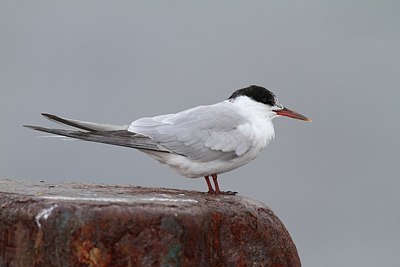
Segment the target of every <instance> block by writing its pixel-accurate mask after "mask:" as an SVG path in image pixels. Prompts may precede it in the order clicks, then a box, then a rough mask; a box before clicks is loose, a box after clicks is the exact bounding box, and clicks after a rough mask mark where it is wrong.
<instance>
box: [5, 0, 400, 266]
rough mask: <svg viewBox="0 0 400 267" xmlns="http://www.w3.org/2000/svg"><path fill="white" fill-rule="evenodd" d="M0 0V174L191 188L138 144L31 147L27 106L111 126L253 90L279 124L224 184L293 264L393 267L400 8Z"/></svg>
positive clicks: (399, 212)
mask: <svg viewBox="0 0 400 267" xmlns="http://www.w3.org/2000/svg"><path fill="white" fill-rule="evenodd" d="M244 2H245V1H197V2H190V3H189V2H188V1H181V2H177V1H143V2H132V1H4V0H3V1H0V38H1V39H0V89H1V98H0V120H1V125H2V129H1V138H0V149H1V150H0V151H1V152H0V164H1V165H0V169H1V171H0V175H1V176H2V177H8V178H24V179H44V180H46V181H79V182H96V183H109V184H114V183H117V184H131V185H141V186H158V187H173V188H181V189H194V190H200V191H205V190H206V184H205V182H204V179H185V178H182V177H180V176H179V175H178V174H176V173H175V172H173V171H172V170H170V169H169V168H168V167H166V166H163V165H160V164H158V163H157V162H155V161H154V160H152V159H150V158H148V157H147V156H146V155H144V154H141V153H139V152H137V151H134V150H130V149H125V148H119V147H112V146H107V145H100V144H92V143H85V142H80V141H71V142H62V141H60V140H57V139H55V138H37V136H39V135H41V134H40V133H37V132H33V131H30V130H28V129H25V128H22V127H21V125H22V124H36V125H44V126H51V125H52V126H54V125H53V124H51V122H48V121H46V120H45V119H44V118H42V117H41V116H40V112H49V113H55V114H58V115H62V116H66V117H69V118H77V119H83V120H89V121H98V122H110V123H121V124H125V123H128V122H131V121H133V120H134V119H137V118H140V117H142V116H153V115H159V114H164V113H171V112H176V111H180V110H183V109H186V108H189V107H193V106H197V105H201V104H211V103H215V102H219V101H220V100H223V99H226V98H227V97H228V96H229V95H230V94H231V93H232V92H233V91H234V90H235V89H238V88H241V87H245V86H248V85H249V84H258V85H262V86H266V87H268V88H270V89H272V91H274V92H275V93H276V94H277V95H278V97H279V98H280V101H281V102H282V103H283V104H284V105H286V106H287V107H290V108H293V109H294V110H296V111H298V112H301V113H303V114H304V115H307V116H310V117H311V118H312V119H313V121H314V122H313V123H311V124H309V123H303V122H300V121H295V120H290V119H286V118H279V119H276V120H275V121H274V124H275V130H276V139H275V140H274V141H273V142H272V143H271V144H270V145H269V146H268V148H267V149H266V151H265V152H264V153H263V154H262V155H261V156H260V157H259V158H257V159H256V160H255V161H253V162H251V163H249V164H248V165H246V166H244V167H242V168H239V169H237V170H235V171H232V172H230V173H226V174H223V175H221V177H220V185H221V186H222V188H223V189H225V190H235V191H239V192H240V194H241V195H245V196H249V197H251V198H254V199H257V200H260V201H262V202H264V203H266V204H267V205H268V206H270V207H271V208H272V209H273V210H274V211H275V212H276V213H277V215H278V216H279V217H280V218H281V219H282V221H283V222H284V223H285V225H286V227H287V228H288V230H289V232H290V233H291V235H292V237H293V239H294V241H295V243H296V245H297V248H298V250H299V253H300V257H301V259H302V263H303V266H395V265H398V261H399V258H398V253H399V252H398V251H399V248H400V245H399V241H400V227H399V225H400V205H399V203H400V194H399V186H400V182H399V177H400V176H399V158H400V157H399V148H400V147H399V140H398V137H399V133H400V127H399V115H400V114H399V113H400V110H399V109H400V105H399V96H400V94H399V90H398V89H399V85H400V79H399V76H400V73H399V62H400V52H399V47H400V34H399V26H400V16H399V13H400V12H399V11H400V9H399V7H400V6H399V2H398V1H305V2H304V1H302V2H301V3H300V1H276V2H270V1H262V2H261V1H254V2H248V1H246V3H244Z"/></svg>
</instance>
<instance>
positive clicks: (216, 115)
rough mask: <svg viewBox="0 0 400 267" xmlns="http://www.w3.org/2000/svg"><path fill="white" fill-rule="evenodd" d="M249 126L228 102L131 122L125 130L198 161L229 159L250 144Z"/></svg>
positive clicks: (241, 152)
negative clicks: (148, 138)
mask: <svg viewBox="0 0 400 267" xmlns="http://www.w3.org/2000/svg"><path fill="white" fill-rule="evenodd" d="M248 127H249V125H248V124H247V123H246V120H245V118H244V117H242V116H240V115H239V114H237V113H236V112H235V111H234V110H233V109H232V108H231V106H230V105H229V103H228V102H221V103H218V104H215V105H210V106H200V107H196V108H193V109H189V110H185V111H182V112H179V113H176V114H168V115H162V116H157V117H153V118H142V119H139V120H136V121H134V122H133V123H132V124H131V125H130V126H129V128H128V131H130V132H133V133H139V134H141V135H145V136H148V137H150V138H151V139H152V140H153V141H155V142H157V143H158V144H159V145H160V146H162V147H164V148H166V149H167V150H169V151H171V152H173V153H176V154H181V155H185V156H187V157H188V158H190V159H193V160H199V161H212V160H215V159H224V160H229V159H233V158H236V157H239V156H241V155H243V154H244V153H246V152H247V151H248V150H249V149H250V147H251V145H252V143H251V141H250V134H251V133H250V131H246V130H244V129H248Z"/></svg>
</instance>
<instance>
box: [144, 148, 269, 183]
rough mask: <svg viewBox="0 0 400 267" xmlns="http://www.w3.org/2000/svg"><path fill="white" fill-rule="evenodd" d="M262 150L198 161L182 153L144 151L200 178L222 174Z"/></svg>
mask: <svg viewBox="0 0 400 267" xmlns="http://www.w3.org/2000/svg"><path fill="white" fill-rule="evenodd" d="M261 151H262V148H259V149H252V150H250V151H248V152H247V153H245V154H244V155H242V156H241V157H237V158H234V159H231V160H213V161H206V162H205V161H198V160H191V159H189V158H188V157H184V156H181V155H176V154H170V153H160V152H153V151H143V152H145V153H146V154H148V155H149V156H151V157H152V158H154V159H156V160H157V161H159V162H160V163H163V164H167V165H168V166H170V167H171V168H173V169H174V170H175V171H177V172H178V173H180V174H181V175H183V176H185V177H189V178H199V177H204V176H208V175H211V174H220V173H224V172H228V171H231V170H233V169H236V168H239V167H241V166H243V165H245V164H246V163H248V162H250V161H251V160H253V159H255V158H256V157H257V156H258V155H259V154H260V153H261Z"/></svg>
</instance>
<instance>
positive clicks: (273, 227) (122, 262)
mask: <svg viewBox="0 0 400 267" xmlns="http://www.w3.org/2000/svg"><path fill="white" fill-rule="evenodd" d="M0 266H1V267H3V266H93V267H94V266H294V267H297V266H300V260H299V257H298V254H297V250H296V247H295V245H294V243H293V241H292V239H291V238H290V235H289V233H288V232H287V230H286V229H285V227H284V225H283V224H282V222H281V221H280V220H279V219H278V217H277V216H276V215H275V214H274V213H273V212H272V211H271V210H270V209H269V208H268V207H266V206H265V205H263V204H262V203H259V202H256V201H254V200H251V199H248V198H245V197H241V196H215V195H208V194H205V193H200V192H193V191H182V190H173V189H163V188H141V187H133V186H108V185H107V186H105V185H83V184H76V183H67V184H48V183H45V182H34V181H15V180H14V181H13V180H8V179H0Z"/></svg>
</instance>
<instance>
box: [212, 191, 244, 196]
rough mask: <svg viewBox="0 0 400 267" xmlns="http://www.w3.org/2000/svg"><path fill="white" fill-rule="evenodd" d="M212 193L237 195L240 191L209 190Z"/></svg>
mask: <svg viewBox="0 0 400 267" xmlns="http://www.w3.org/2000/svg"><path fill="white" fill-rule="evenodd" d="M207 193H208V194H210V195H225V196H235V195H237V193H238V192H233V191H215V190H213V191H208V192H207Z"/></svg>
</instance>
